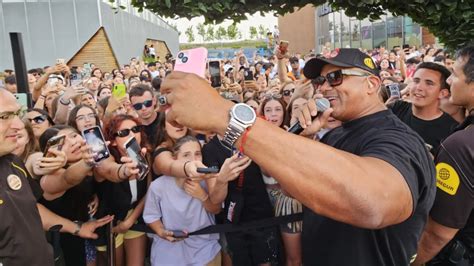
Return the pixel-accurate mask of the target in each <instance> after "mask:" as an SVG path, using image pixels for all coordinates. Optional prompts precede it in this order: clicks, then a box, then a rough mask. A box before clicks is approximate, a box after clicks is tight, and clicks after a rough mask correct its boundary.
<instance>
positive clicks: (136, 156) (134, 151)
mask: <svg viewBox="0 0 474 266" xmlns="http://www.w3.org/2000/svg"><path fill="white" fill-rule="evenodd" d="M125 150H126V151H127V155H128V157H130V158H131V159H132V160H134V161H135V162H137V164H138V170H139V173H138V178H137V179H138V180H142V179H143V178H145V176H146V175H147V174H148V171H149V166H148V163H147V161H146V159H145V157H143V155H142V152H141V148H140V145H139V144H138V142H137V140H136V139H135V138H134V137H132V138H130V139H129V140H128V141H127V142H126V143H125Z"/></svg>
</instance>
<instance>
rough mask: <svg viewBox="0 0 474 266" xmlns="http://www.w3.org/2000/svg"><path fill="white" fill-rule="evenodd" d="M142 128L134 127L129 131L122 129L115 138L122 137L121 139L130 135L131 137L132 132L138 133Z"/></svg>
mask: <svg viewBox="0 0 474 266" xmlns="http://www.w3.org/2000/svg"><path fill="white" fill-rule="evenodd" d="M141 128H142V127H141V126H134V127H132V128H130V129H128V128H127V129H122V130H119V131H117V132H115V134H114V136H115V137H121V138H123V137H127V136H128V135H130V131H132V132H133V133H138V132H140V130H141Z"/></svg>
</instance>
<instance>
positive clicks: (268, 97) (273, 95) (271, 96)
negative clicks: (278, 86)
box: [265, 93, 281, 100]
mask: <svg viewBox="0 0 474 266" xmlns="http://www.w3.org/2000/svg"><path fill="white" fill-rule="evenodd" d="M265 99H266V100H271V99H274V100H277V99H281V94H279V93H267V94H265Z"/></svg>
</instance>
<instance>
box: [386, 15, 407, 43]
mask: <svg viewBox="0 0 474 266" xmlns="http://www.w3.org/2000/svg"><path fill="white" fill-rule="evenodd" d="M387 42H388V47H387V49H392V48H393V47H394V46H397V45H398V46H400V47H401V46H402V45H403V17H389V18H387Z"/></svg>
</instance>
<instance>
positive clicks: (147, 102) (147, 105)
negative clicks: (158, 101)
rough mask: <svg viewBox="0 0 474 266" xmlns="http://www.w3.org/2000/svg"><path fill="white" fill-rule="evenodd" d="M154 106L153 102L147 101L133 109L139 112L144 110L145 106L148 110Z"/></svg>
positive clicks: (135, 105) (137, 104)
mask: <svg viewBox="0 0 474 266" xmlns="http://www.w3.org/2000/svg"><path fill="white" fill-rule="evenodd" d="M152 104H153V100H147V101H144V102H142V103H136V104H134V105H132V106H133V109H135V110H137V111H139V110H141V109H142V108H143V106H145V108H148V107H151V106H152Z"/></svg>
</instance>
